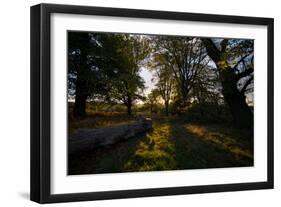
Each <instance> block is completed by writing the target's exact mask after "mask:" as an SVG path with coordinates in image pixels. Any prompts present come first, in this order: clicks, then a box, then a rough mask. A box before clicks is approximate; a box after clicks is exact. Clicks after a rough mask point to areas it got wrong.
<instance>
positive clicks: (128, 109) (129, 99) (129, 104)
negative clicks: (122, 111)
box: [127, 96, 132, 116]
mask: <svg viewBox="0 0 281 207" xmlns="http://www.w3.org/2000/svg"><path fill="white" fill-rule="evenodd" d="M127 114H128V115H129V116H130V115H131V114H132V99H131V97H130V96H128V99H127Z"/></svg>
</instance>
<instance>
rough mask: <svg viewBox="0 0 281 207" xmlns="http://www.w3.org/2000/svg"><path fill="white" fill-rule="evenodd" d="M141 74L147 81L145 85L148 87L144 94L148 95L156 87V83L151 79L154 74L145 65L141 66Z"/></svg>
mask: <svg viewBox="0 0 281 207" xmlns="http://www.w3.org/2000/svg"><path fill="white" fill-rule="evenodd" d="M140 76H141V77H143V79H144V81H145V87H146V89H145V90H144V94H145V95H148V94H149V93H150V91H151V90H152V89H153V88H154V85H155V84H154V83H153V82H152V81H151V79H152V78H153V74H152V72H151V71H150V70H148V69H147V68H145V67H142V68H141V71H140Z"/></svg>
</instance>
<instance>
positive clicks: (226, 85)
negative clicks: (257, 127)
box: [222, 73, 253, 128]
mask: <svg viewBox="0 0 281 207" xmlns="http://www.w3.org/2000/svg"><path fill="white" fill-rule="evenodd" d="M222 77H223V81H222V87H223V89H222V94H223V96H224V99H225V101H226V103H227V105H228V106H229V109H230V112H231V115H232V117H233V122H234V124H235V126H236V127H238V128H249V127H253V113H252V111H251V109H250V108H249V106H248V105H247V103H246V97H245V95H244V94H242V93H241V92H240V91H239V90H238V89H237V85H236V81H235V79H234V75H233V74H229V73H228V74H227V75H225V74H222Z"/></svg>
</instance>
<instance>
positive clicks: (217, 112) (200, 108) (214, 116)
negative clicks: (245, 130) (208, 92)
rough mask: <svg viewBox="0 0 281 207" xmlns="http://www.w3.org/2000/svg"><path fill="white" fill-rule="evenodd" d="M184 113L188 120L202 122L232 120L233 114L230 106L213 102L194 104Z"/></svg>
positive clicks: (226, 121) (225, 121)
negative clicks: (230, 111)
mask: <svg viewBox="0 0 281 207" xmlns="http://www.w3.org/2000/svg"><path fill="white" fill-rule="evenodd" d="M182 115H183V116H185V120H186V121H193V122H202V123H228V122H231V115H230V113H229V109H228V107H227V106H225V105H217V104H212V103H201V104H199V103H196V104H192V105H191V106H189V107H188V109H187V110H186V111H185V112H184V113H183V114H182Z"/></svg>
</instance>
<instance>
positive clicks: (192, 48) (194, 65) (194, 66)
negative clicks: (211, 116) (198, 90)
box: [153, 36, 209, 107]
mask: <svg viewBox="0 0 281 207" xmlns="http://www.w3.org/2000/svg"><path fill="white" fill-rule="evenodd" d="M153 42H154V43H153V47H154V53H155V57H156V58H154V60H156V64H154V67H157V66H163V65H165V67H166V68H169V69H170V70H171V72H172V74H173V77H174V79H175V83H176V86H177V94H178V95H179V97H178V98H179V100H180V102H181V106H182V107H185V106H186V105H187V102H188V96H189V94H190V91H191V90H192V88H193V84H194V82H195V80H196V79H197V76H198V74H199V73H200V71H201V70H202V69H203V68H204V67H206V66H207V65H208V63H209V58H208V57H207V54H206V50H205V47H204V45H203V43H202V42H201V40H200V39H199V38H192V37H168V36H166V37H164V36H159V37H154V39H153Z"/></svg>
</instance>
